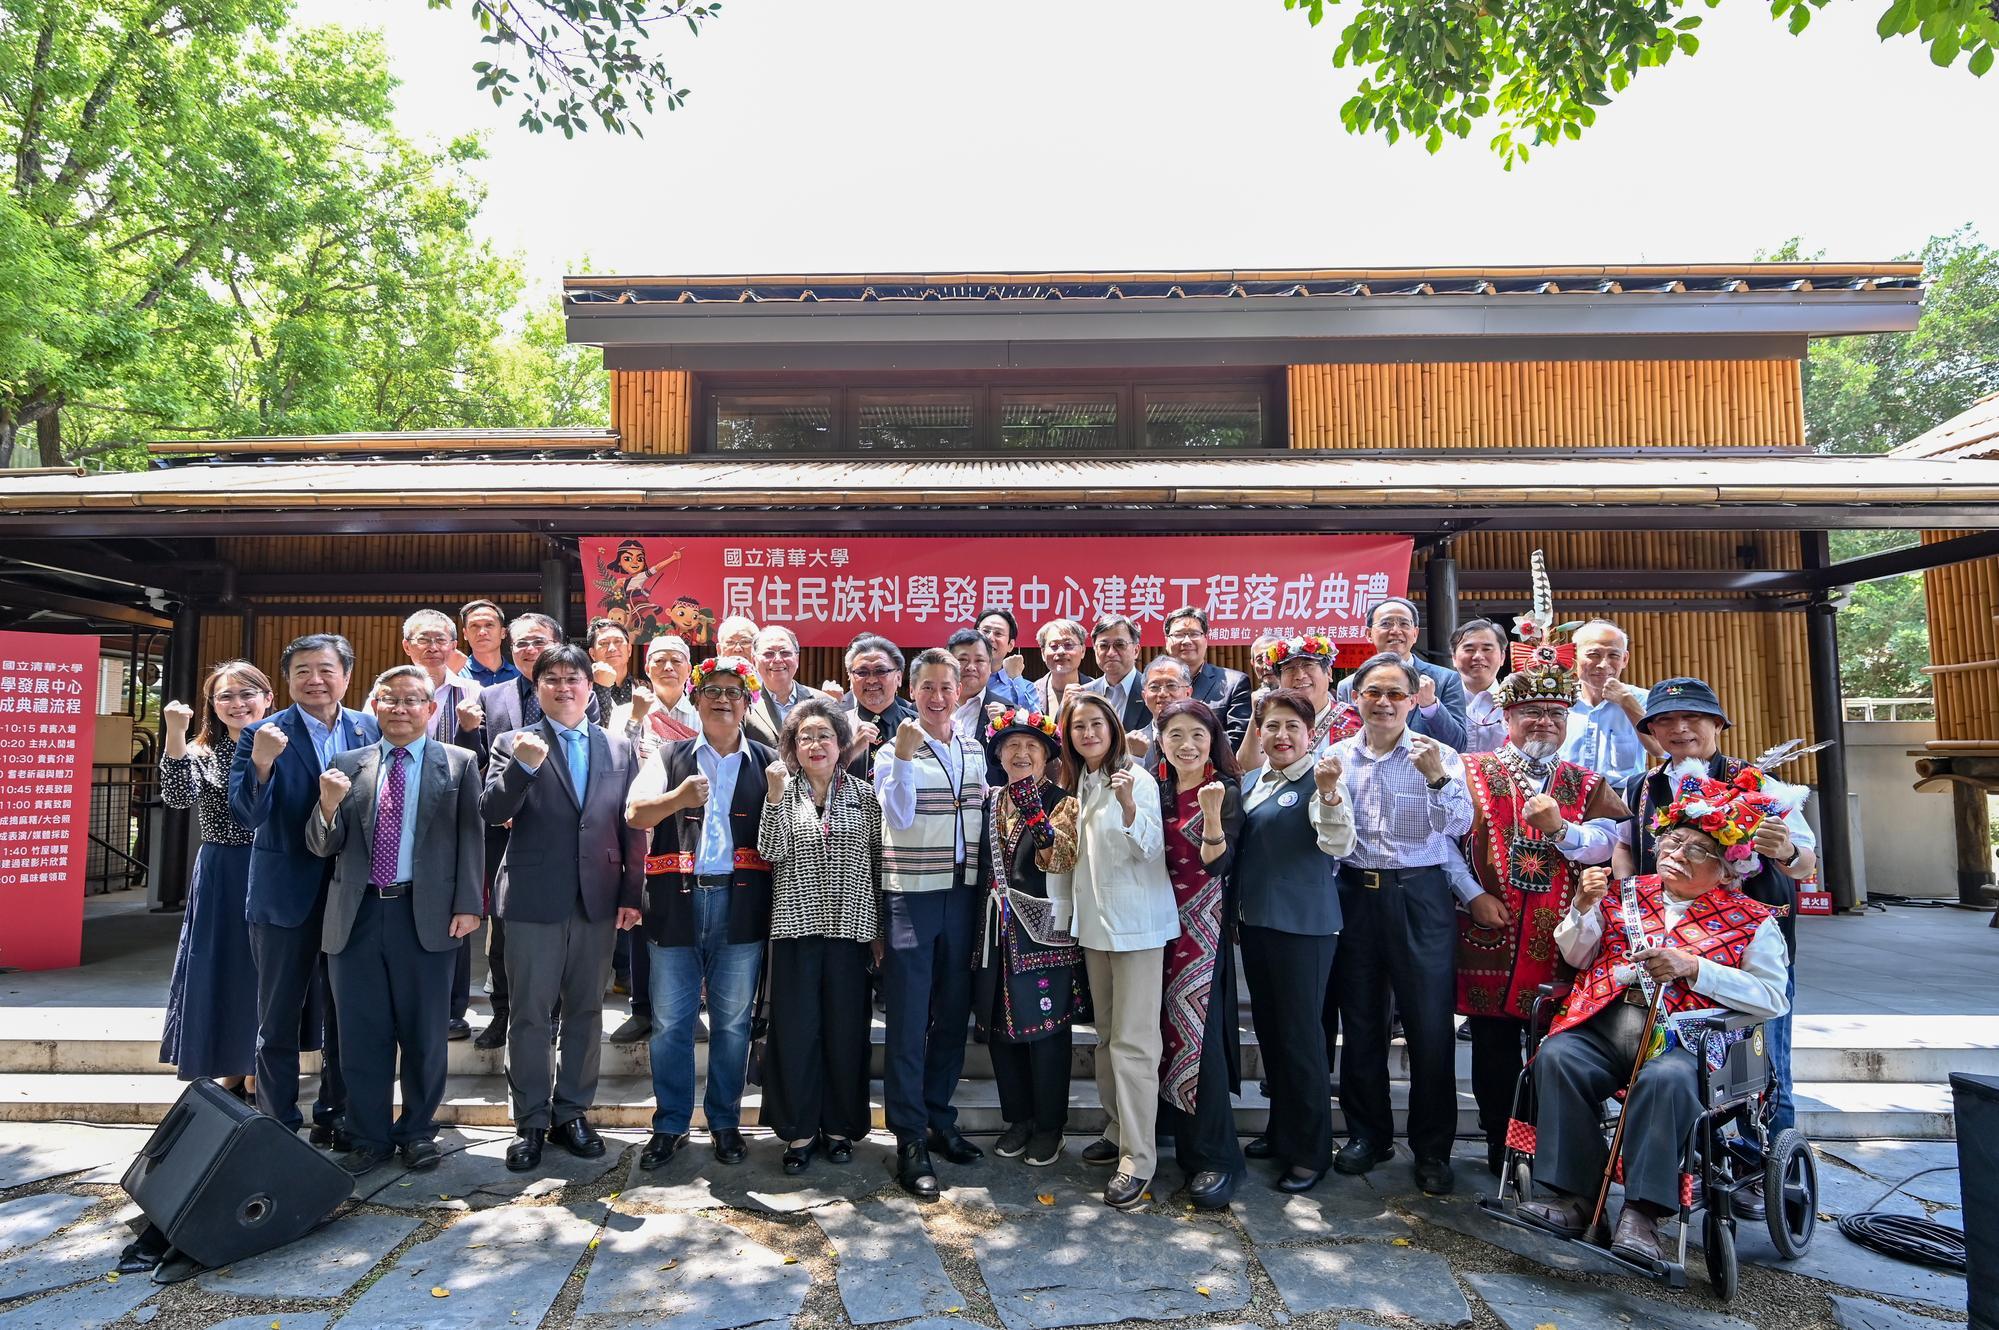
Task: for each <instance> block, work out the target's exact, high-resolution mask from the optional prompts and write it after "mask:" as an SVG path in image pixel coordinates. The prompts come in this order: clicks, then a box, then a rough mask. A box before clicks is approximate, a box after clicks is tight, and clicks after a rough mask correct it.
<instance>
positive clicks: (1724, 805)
mask: <svg viewBox="0 0 1999 1330" xmlns="http://www.w3.org/2000/svg"><path fill="white" fill-rule="evenodd" d="M1677 792H1678V794H1679V797H1678V798H1677V799H1675V800H1674V801H1673V802H1672V803H1670V804H1668V805H1667V806H1666V807H1664V808H1662V809H1660V810H1659V811H1658V812H1657V813H1655V814H1654V815H1653V817H1652V832H1653V834H1654V835H1659V834H1662V833H1664V832H1667V831H1670V830H1672V829H1673V828H1674V827H1692V828H1694V829H1695V830H1697V831H1703V832H1706V833H1707V834H1708V835H1710V836H1712V837H1714V839H1715V841H1716V842H1717V843H1718V844H1719V845H1720V846H1721V855H1722V858H1723V859H1725V860H1727V861H1728V862H1729V863H1731V864H1737V865H1739V864H1741V863H1742V862H1743V861H1744V860H1746V859H1748V858H1749V857H1750V856H1752V855H1753V854H1755V852H1756V851H1755V848H1754V847H1753V846H1752V845H1751V844H1750V840H1751V838H1752V837H1753V836H1755V834H1756V828H1758V827H1760V826H1762V825H1763V822H1764V820H1765V819H1767V818H1770V817H1781V816H1782V815H1783V811H1782V806H1781V805H1780V803H1779V801H1778V800H1777V798H1776V797H1774V796H1773V795H1771V794H1768V793H1766V792H1765V791H1764V781H1763V773H1762V772H1761V771H1759V770H1757V769H1756V768H1755V767H1744V768H1743V769H1742V770H1741V771H1738V772H1737V773H1736V774H1735V776H1734V777H1733V778H1732V779H1730V780H1727V781H1719V780H1714V779H1712V778H1710V777H1707V776H1703V775H1694V774H1687V775H1683V776H1681V777H1680V779H1679V784H1678V786H1677Z"/></svg>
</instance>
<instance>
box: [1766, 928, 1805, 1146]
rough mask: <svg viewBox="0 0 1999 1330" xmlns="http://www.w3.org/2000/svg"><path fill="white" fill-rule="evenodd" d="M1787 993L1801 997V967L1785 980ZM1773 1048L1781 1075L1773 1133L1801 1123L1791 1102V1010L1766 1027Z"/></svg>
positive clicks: (1774, 1066) (1774, 1068)
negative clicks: (1799, 991)
mask: <svg viewBox="0 0 1999 1330" xmlns="http://www.w3.org/2000/svg"><path fill="white" fill-rule="evenodd" d="M1784 996H1785V997H1786V998H1789V999H1791V1000H1792V1001H1793V1002H1795V1001H1796V1000H1797V997H1798V967H1797V966H1795V965H1793V966H1792V967H1791V968H1790V970H1789V972H1788V973H1787V974H1786V975H1785V979H1784ZM1764 1035H1765V1041H1766V1042H1767V1043H1768V1045H1769V1048H1770V1070H1771V1071H1773V1072H1775V1073H1776V1074H1777V1103H1776V1108H1775V1109H1774V1110H1772V1112H1771V1114H1770V1133H1771V1135H1773V1136H1774V1135H1775V1134H1776V1133H1778V1132H1780V1131H1782V1130H1784V1129H1785V1128H1786V1127H1795V1126H1797V1125H1798V1106H1797V1105H1796V1104H1794V1103H1792V1102H1791V1013H1790V1012H1789V1011H1786V1012H1785V1013H1784V1014H1783V1015H1782V1016H1780V1017H1778V1018H1777V1019H1776V1020H1774V1021H1771V1022H1769V1023H1768V1024H1766V1025H1765V1026H1764Z"/></svg>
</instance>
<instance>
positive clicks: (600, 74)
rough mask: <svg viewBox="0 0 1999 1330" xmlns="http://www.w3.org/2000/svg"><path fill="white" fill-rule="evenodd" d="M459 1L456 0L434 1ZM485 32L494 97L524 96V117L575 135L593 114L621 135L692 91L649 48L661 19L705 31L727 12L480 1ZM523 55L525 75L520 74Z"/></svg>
mask: <svg viewBox="0 0 1999 1330" xmlns="http://www.w3.org/2000/svg"><path fill="white" fill-rule="evenodd" d="M429 3H430V7H431V8H432V9H450V8H451V7H452V0H429ZM470 8H471V13H472V15H473V17H474V18H476V19H477V20H478V22H479V29H480V31H482V32H484V33H485V34H486V35H485V36H484V37H483V38H482V39H481V40H483V41H484V42H486V43H487V44H488V45H490V46H494V47H497V48H498V49H497V50H496V51H495V52H494V55H495V57H496V58H495V59H493V60H481V61H480V62H478V63H477V64H475V65H473V66H472V72H473V73H475V74H477V75H478V76H479V85H478V86H479V91H481V92H488V93H491V94H492V97H493V105H495V106H500V105H503V104H505V102H506V100H507V99H508V98H509V97H519V98H521V119H520V122H521V125H522V126H523V127H524V128H526V129H529V130H532V131H533V132H534V133H537V134H539V133H541V132H542V131H544V130H548V129H559V130H561V131H562V137H564V138H566V139H567V138H575V137H576V136H577V135H578V134H582V133H585V132H587V131H588V130H589V128H590V121H591V120H592V119H593V118H594V119H595V120H596V121H597V122H598V123H599V124H601V125H603V127H604V128H605V129H608V130H610V131H611V132H612V133H614V134H622V133H624V132H625V131H626V130H630V131H631V132H632V133H633V134H642V132H643V131H642V130H641V128H640V125H639V121H638V114H639V113H640V112H644V113H647V114H650V113H651V112H652V111H653V110H654V109H655V108H656V107H657V106H658V105H659V104H661V103H664V104H665V106H666V109H667V110H669V111H678V110H679V109H680V108H681V107H682V106H683V105H684V104H685V103H686V101H687V95H688V94H687V89H685V88H679V87H676V86H674V82H673V79H672V77H671V76H670V75H669V74H668V73H667V72H666V60H665V57H664V56H662V55H660V54H658V53H657V52H656V51H653V50H650V49H648V48H649V47H650V45H651V43H652V42H654V41H656V40H658V34H657V32H656V31H655V29H657V28H659V27H660V26H661V25H668V26H678V24H681V23H684V24H686V25H687V30H688V31H689V32H690V33H692V34H694V35H695V36H696V37H699V36H700V35H701V25H702V24H703V23H705V22H706V21H707V20H709V19H711V18H713V17H715V16H716V15H717V14H719V13H721V11H722V6H721V4H720V3H717V2H716V0H710V3H706V4H694V3H691V2H690V0H471V6H470ZM516 60H518V62H519V67H520V68H522V69H524V70H525V71H526V77H525V78H523V77H522V76H521V74H519V73H516V72H515V68H516Z"/></svg>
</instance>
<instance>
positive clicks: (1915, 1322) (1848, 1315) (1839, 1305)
mask: <svg viewBox="0 0 1999 1330" xmlns="http://www.w3.org/2000/svg"><path fill="white" fill-rule="evenodd" d="M1832 1320H1833V1324H1834V1325H1837V1326H1838V1327H1839V1330H1951V1327H1953V1326H1957V1325H1958V1324H1959V1323H1958V1322H1955V1321H1952V1322H1943V1321H1934V1320H1931V1319H1930V1318H1929V1317H1927V1316H1917V1315H1914V1314H1913V1313H1910V1312H1905V1311H1903V1310H1902V1309H1901V1308H1900V1307H1890V1306H1889V1305H1888V1304H1887V1303H1885V1302H1874V1301H1872V1300H1871V1299H1868V1298H1849V1297H1846V1296H1844V1295H1843V1294H1839V1293H1835V1294H1833V1295H1832Z"/></svg>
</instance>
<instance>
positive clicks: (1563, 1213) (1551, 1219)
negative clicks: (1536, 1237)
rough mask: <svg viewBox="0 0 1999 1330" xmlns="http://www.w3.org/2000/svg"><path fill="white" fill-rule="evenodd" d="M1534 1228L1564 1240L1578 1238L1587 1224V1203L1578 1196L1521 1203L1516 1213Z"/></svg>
mask: <svg viewBox="0 0 1999 1330" xmlns="http://www.w3.org/2000/svg"><path fill="white" fill-rule="evenodd" d="M1516 1213H1517V1214H1519V1216H1520V1217H1521V1218H1522V1219H1524V1220H1526V1221H1527V1222H1528V1223H1530V1224H1532V1225H1534V1226H1535V1227H1536V1228H1545V1229H1547V1230H1548V1231H1549V1232H1550V1233H1557V1234H1560V1235H1561V1236H1562V1237H1565V1238H1579V1237H1581V1236H1582V1235H1583V1226H1584V1225H1585V1224H1587V1223H1589V1203H1588V1202H1587V1201H1585V1200H1583V1198H1582V1197H1580V1196H1558V1197H1556V1198H1555V1199H1554V1200H1551V1201H1522V1202H1521V1203H1520V1208H1519V1209H1518V1211H1516Z"/></svg>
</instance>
